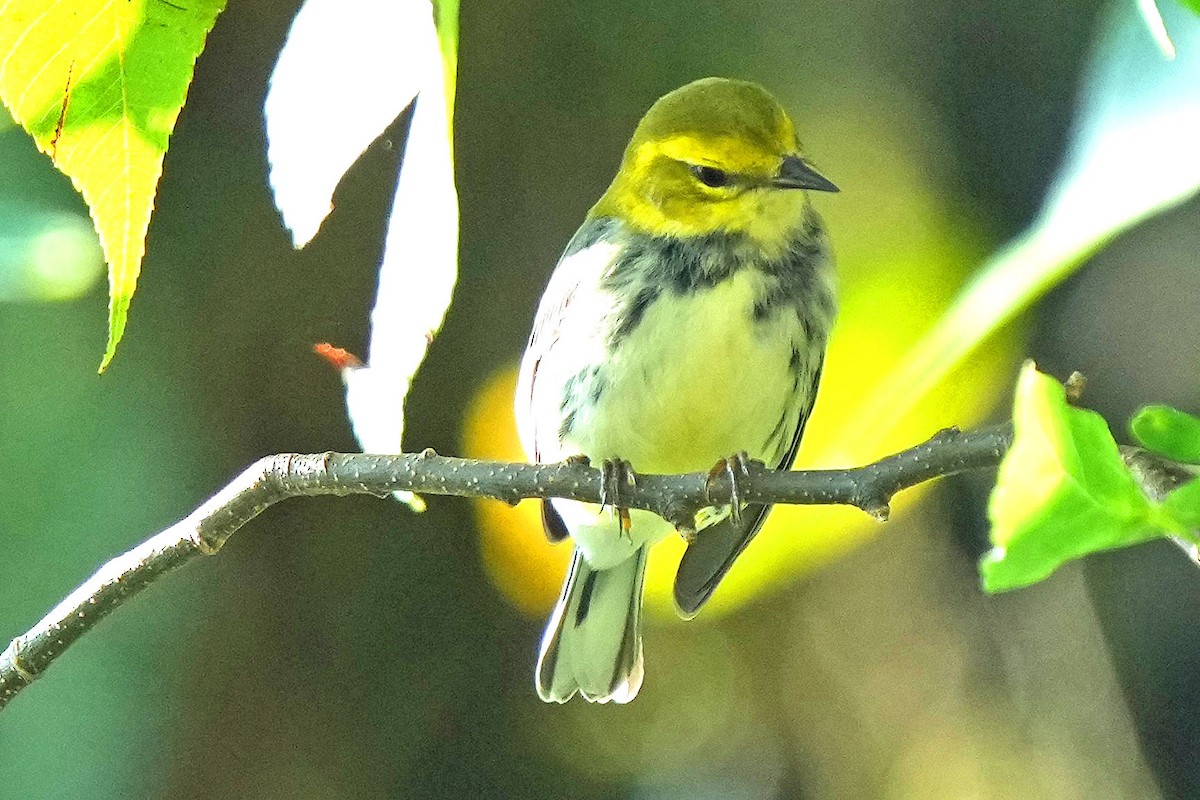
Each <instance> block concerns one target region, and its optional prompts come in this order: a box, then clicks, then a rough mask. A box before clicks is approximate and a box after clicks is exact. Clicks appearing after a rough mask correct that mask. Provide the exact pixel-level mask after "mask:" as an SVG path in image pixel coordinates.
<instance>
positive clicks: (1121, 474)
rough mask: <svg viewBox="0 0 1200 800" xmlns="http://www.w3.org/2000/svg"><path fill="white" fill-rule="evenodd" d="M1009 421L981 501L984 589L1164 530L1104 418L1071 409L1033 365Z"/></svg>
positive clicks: (1014, 584) (1035, 577) (1027, 579)
mask: <svg viewBox="0 0 1200 800" xmlns="http://www.w3.org/2000/svg"><path fill="white" fill-rule="evenodd" d="M1013 426H1014V429H1015V436H1014V439H1013V445H1012V448H1011V449H1010V450H1009V452H1008V455H1007V456H1006V457H1005V459H1004V461H1003V462H1002V463H1001V465H1000V472H999V475H998V476H997V481H996V487H995V489H994V490H993V491H992V496H991V499H990V501H989V503H988V517H989V519H990V520H991V523H992V532H991V538H992V544H993V545H994V547H993V549H992V550H991V551H990V552H989V553H988V554H987V555H986V556H985V557H984V559H983V561H982V563H981V565H980V570H981V572H982V574H983V584H984V588H985V589H986V590H987V591H989V592H998V591H1003V590H1006V589H1015V588H1018V587H1021V586H1026V585H1028V584H1030V583H1034V582H1036V581H1039V580H1041V579H1043V578H1045V577H1046V576H1048V575H1049V574H1050V573H1051V572H1053V571H1054V570H1055V569H1057V568H1058V567H1059V566H1060V565H1062V564H1063V563H1065V562H1067V561H1069V560H1071V559H1074V558H1079V557H1080V556H1083V555H1086V554H1088V553H1093V552H1096V551H1099V550H1107V549H1110V548H1114V547H1121V546H1124V545H1129V544H1134V543H1136V542H1142V541H1146V540H1148V539H1153V538H1156V537H1158V536H1160V535H1162V531H1161V527H1162V524H1161V523H1162V519H1161V517H1162V514H1161V513H1160V510H1159V509H1158V507H1156V506H1154V505H1153V504H1152V503H1151V502H1150V500H1149V499H1148V498H1147V497H1146V496H1145V494H1144V493H1143V492H1142V490H1141V488H1140V487H1139V486H1138V485H1137V483H1136V482H1135V481H1134V479H1133V476H1132V475H1130V473H1129V470H1128V469H1127V468H1126V467H1125V464H1124V462H1123V461H1122V460H1121V455H1120V453H1119V452H1118V450H1117V444H1116V442H1115V441H1114V440H1113V437H1112V434H1111V433H1109V430H1108V425H1107V424H1106V423H1105V422H1104V419H1103V418H1102V417H1101V416H1100V415H1099V414H1096V413H1095V412H1093V411H1088V410H1085V409H1079V408H1073V407H1071V406H1069V405H1068V404H1067V401H1066V393H1065V392H1064V390H1063V387H1062V385H1061V384H1060V383H1058V381H1056V380H1054V379H1053V378H1051V377H1049V376H1047V375H1043V374H1041V373H1039V372H1038V371H1037V370H1036V369H1035V368H1034V366H1033V364H1032V363H1027V364H1026V365H1025V368H1024V369H1023V370H1022V372H1021V377H1020V379H1019V381H1018V383H1017V392H1016V400H1015V402H1014V406H1013ZM1172 527H1174V526H1172Z"/></svg>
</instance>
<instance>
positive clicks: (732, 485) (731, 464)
mask: <svg viewBox="0 0 1200 800" xmlns="http://www.w3.org/2000/svg"><path fill="white" fill-rule="evenodd" d="M751 461H752V459H751V458H750V455H749V454H748V453H747V452H746V451H745V450H742V451H740V452H737V453H734V454H733V455H731V456H727V457H725V458H722V459H721V460H720V461H718V462H717V463H716V464H714V465H713V467H712V469H710V470H709V471H708V480H707V481H706V482H705V484H704V494H705V497H706V498H707V499H708V500H709V502H711V501H712V490H713V482H714V481H715V480H716V479H717V478H718V477H720V476H721V475H725V476H726V477H728V478H729V499H730V503H729V516H730V518H731V519H732V520H733V524H734V525H740V524H741V522H742V487H741V481H742V478H749V477H750V463H751Z"/></svg>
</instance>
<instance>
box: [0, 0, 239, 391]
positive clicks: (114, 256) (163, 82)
mask: <svg viewBox="0 0 1200 800" xmlns="http://www.w3.org/2000/svg"><path fill="white" fill-rule="evenodd" d="M224 6H225V0H194V1H193V2H190V3H188V4H186V6H185V5H183V4H174V3H163V2H130V0H76V1H75V2H69V3H68V2H61V0H60V1H59V2H47V0H9V2H8V3H6V4H5V5H4V9H3V14H2V15H0V58H2V59H3V60H0V98H2V99H3V101H4V104H5V105H6V106H7V107H8V108H9V110H10V111H11V112H12V115H13V117H14V118H15V119H16V120H17V122H18V123H20V124H21V126H22V127H23V128H25V130H26V131H28V132H29V133H30V134H31V135H32V136H33V138H34V140H35V141H36V142H37V145H38V148H39V149H40V150H41V151H42V152H43V153H46V154H47V155H49V156H50V158H51V159H52V160H53V161H54V164H55V166H56V167H58V169H59V170H61V171H62V172H63V173H65V174H66V175H68V176H69V177H70V178H71V181H72V183H74V184H75V188H76V189H78V190H79V192H80V194H82V195H83V199H84V201H85V202H87V205H88V208H89V210H90V211H91V214H92V221H93V223H94V224H95V226H96V231H97V233H99V235H100V243H101V246H102V247H103V249H104V256H105V260H106V261H107V262H108V267H109V325H108V344H107V346H106V348H105V352H104V358H103V360H102V362H101V365H100V369H101V371H103V369H104V368H105V366H107V365H108V363H109V362H110V361H111V360H112V357H113V355H114V353H115V352H116V347H117V343H118V342H119V341H120V340H121V336H122V334H123V333H124V330H125V322H126V319H127V316H128V312H129V303H130V300H131V299H132V297H133V293H134V289H135V288H136V285H137V278H138V273H139V272H140V270H141V264H142V256H143V255H144V253H145V242H146V230H147V228H148V227H149V225H150V213H151V211H152V210H153V208H154V192H155V189H156V187H157V185H158V179H159V176H160V175H161V173H162V163H163V156H164V155H165V153H166V151H167V140H168V138H169V137H170V135H171V131H172V130H173V129H174V127H175V121H176V119H177V118H178V117H179V111H180V109H181V108H182V107H183V101H184V99H185V98H186V96H187V88H188V84H190V83H191V80H192V70H193V66H194V64H195V61H196V56H197V55H199V53H200V51H201V50H202V49H203V47H204V40H205V37H206V36H207V35H208V31H209V30H210V29H211V28H212V25H213V22H214V21H215V20H216V17H217V14H219V13H220V12H221V10H222V9H223V8H224Z"/></svg>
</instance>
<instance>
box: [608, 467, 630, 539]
mask: <svg viewBox="0 0 1200 800" xmlns="http://www.w3.org/2000/svg"><path fill="white" fill-rule="evenodd" d="M600 476H601V477H600V505H601V506H602V507H604V508H607V509H609V510H610V511H611V512H612V513H613V514H614V515H615V516H616V517H617V520H618V530H619V532H620V533H621V534H623V535H628V534H629V531H630V530H631V529H632V528H633V519H632V518H631V517H630V516H629V509H628V508H626V507H625V506H623V505H621V490H622V487H624V486H629V487H631V488H632V487H635V486H637V476H636V475H635V474H634V472H633V467H632V466H631V465H630V463H629V462H628V461H625V460H624V459H621V458H606V459H605V460H604V463H603V465H602V466H601V467H600Z"/></svg>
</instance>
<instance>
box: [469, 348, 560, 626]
mask: <svg viewBox="0 0 1200 800" xmlns="http://www.w3.org/2000/svg"><path fill="white" fill-rule="evenodd" d="M516 387H517V370H516V367H515V366H513V367H510V368H505V369H501V370H499V371H497V372H496V373H495V374H494V375H492V377H491V378H490V379H489V380H488V381H487V383H485V384H484V385H483V386H482V387H481V388H480V390H479V392H478V393H477V394H476V395H475V398H474V400H472V402H471V405H470V406H469V407H468V408H467V419H466V425H465V426H464V430H463V439H464V452H465V453H466V455H467V456H468V457H469V458H482V459H490V460H494V461H525V460H526V458H525V453H524V451H522V449H521V443H520V441H519V440H518V439H517V421H516V414H515V412H514V411H513V393H514V392H515V390H516ZM474 502H475V514H476V517H477V519H478V521H479V535H480V544H481V547H482V551H483V562H484V565H485V567H486V568H487V571H488V574H489V575H490V576H491V578H492V581H493V582H494V583H495V584H496V586H498V587H499V588H500V590H501V591H502V592H504V594H505V595H506V596H507V597H508V598H509V599H510V600H512V601H513V603H515V604H516V606H517V607H518V608H520V609H521V610H522V611H527V612H529V613H530V614H542V613H543V612H545V610H546V609H548V608H549V607H550V606H551V604H552V603H553V602H554V601H555V599H557V597H558V593H559V590H560V589H561V587H562V580H563V576H564V575H565V574H566V571H567V566H568V565H569V564H570V563H571V545H570V543H566V542H564V543H563V544H561V545H557V546H555V545H552V544H550V542H549V541H547V539H546V535H545V534H544V533H543V532H542V511H541V501H538V500H524V501H522V502H520V503H518V504H517V505H516V506H509V505H507V504H505V503H501V502H500V501H498V500H476V501H474Z"/></svg>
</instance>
